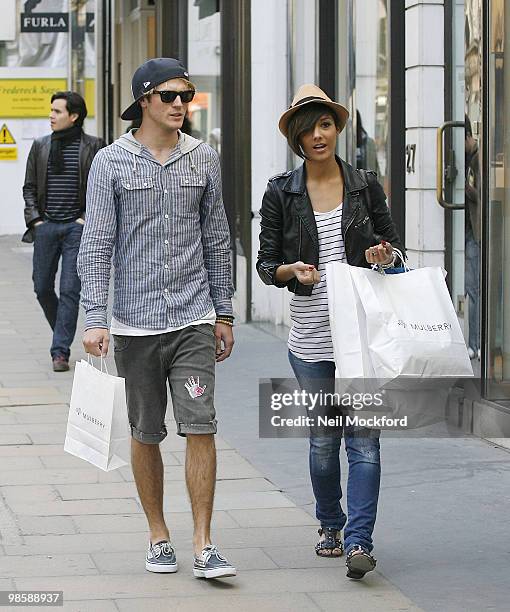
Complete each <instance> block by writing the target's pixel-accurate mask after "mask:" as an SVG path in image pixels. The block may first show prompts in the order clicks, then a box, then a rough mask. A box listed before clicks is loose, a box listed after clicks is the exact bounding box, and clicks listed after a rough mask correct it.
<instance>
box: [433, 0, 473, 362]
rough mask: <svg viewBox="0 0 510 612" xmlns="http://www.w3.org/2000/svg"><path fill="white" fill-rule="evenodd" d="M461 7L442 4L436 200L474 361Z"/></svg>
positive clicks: (456, 2)
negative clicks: (441, 211) (442, 74)
mask: <svg viewBox="0 0 510 612" xmlns="http://www.w3.org/2000/svg"><path fill="white" fill-rule="evenodd" d="M464 9H465V5H464V2H463V1H462V0H449V1H448V2H445V123H444V124H443V125H442V126H440V127H439V129H438V135H437V200H438V202H439V204H440V205H441V206H442V207H443V208H444V209H445V267H446V270H447V272H448V275H447V283H448V287H449V289H450V293H451V296H452V300H453V303H454V305H455V307H456V310H457V315H458V317H459V320H460V322H461V326H462V327H463V329H464V335H465V338H466V342H467V344H468V346H469V347H470V355H471V356H472V357H473V358H474V359H475V360H476V357H477V354H478V346H479V341H478V340H477V339H476V338H477V334H476V327H475V326H472V329H471V336H470V330H469V323H468V322H469V320H470V318H469V314H471V315H473V314H476V313H475V308H474V307H473V306H472V305H471V311H470V313H469V312H468V310H469V307H470V303H469V300H467V299H466V295H467V290H466V282H467V275H466V228H465V223H466V214H465V173H466V166H465V133H464V128H465V65H464V61H465V50H464V18H465V10H464ZM478 282H479V281H478ZM476 320H478V318H477V319H476ZM471 345H472V346H471Z"/></svg>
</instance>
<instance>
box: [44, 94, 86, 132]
mask: <svg viewBox="0 0 510 612" xmlns="http://www.w3.org/2000/svg"><path fill="white" fill-rule="evenodd" d="M54 100H65V101H66V109H67V112H68V113H69V114H70V115H72V114H73V113H76V114H77V115H78V119H76V121H75V122H74V124H75V125H78V126H80V127H81V126H82V125H83V122H84V120H85V117H86V116H87V105H86V104H85V100H84V99H83V98H82V97H81V96H80V94H79V93H76V92H75V91H57V92H55V93H54V94H53V95H52V96H51V101H52V102H53V101H54Z"/></svg>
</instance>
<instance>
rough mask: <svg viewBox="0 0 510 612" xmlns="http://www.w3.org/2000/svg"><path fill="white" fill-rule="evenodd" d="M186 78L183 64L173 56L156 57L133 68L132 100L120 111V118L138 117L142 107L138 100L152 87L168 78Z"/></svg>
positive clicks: (130, 119) (186, 73)
mask: <svg viewBox="0 0 510 612" xmlns="http://www.w3.org/2000/svg"><path fill="white" fill-rule="evenodd" d="M179 78H181V79H188V78H189V74H188V71H187V70H186V68H185V67H184V66H183V64H182V63H181V62H180V61H179V60H178V59H174V58H173V57H156V58H154V59H150V60H148V61H147V62H145V64H142V65H141V66H140V67H139V68H137V69H136V70H135V73H134V75H133V79H132V81H131V93H132V94H133V99H134V102H133V104H131V106H128V108H126V110H125V111H124V112H123V113H122V115H121V119H124V120H127V121H132V120H133V119H140V118H141V116H142V109H141V107H140V104H138V102H139V100H141V98H143V97H144V96H145V95H147V94H148V93H149V92H150V91H151V90H152V89H154V87H156V86H157V85H160V84H161V83H164V82H165V81H169V80H170V79H179Z"/></svg>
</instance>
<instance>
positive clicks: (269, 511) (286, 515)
mask: <svg viewBox="0 0 510 612" xmlns="http://www.w3.org/2000/svg"><path fill="white" fill-rule="evenodd" d="M228 513H229V514H230V516H231V517H232V518H233V519H235V521H236V523H238V524H239V525H240V526H241V527H247V528H251V527H289V526H291V527H292V526H299V525H303V526H305V525H314V526H315V525H317V521H316V520H315V519H314V518H312V517H311V516H310V515H309V514H308V512H305V511H304V510H302V509H301V508H286V509H285V512H282V511H281V509H280V508H248V509H244V510H229V511H228Z"/></svg>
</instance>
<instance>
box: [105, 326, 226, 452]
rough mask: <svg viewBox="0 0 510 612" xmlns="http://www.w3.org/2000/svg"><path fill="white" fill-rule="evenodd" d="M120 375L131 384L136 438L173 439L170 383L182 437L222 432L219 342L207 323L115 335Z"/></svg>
mask: <svg viewBox="0 0 510 612" xmlns="http://www.w3.org/2000/svg"><path fill="white" fill-rule="evenodd" d="M113 342H114V347H115V364H116V365H117V372H118V375H119V376H122V377H123V378H125V380H126V399H127V409H128V417H129V423H130V425H131V435H132V436H133V438H135V439H136V440H138V441H139V442H143V443H145V444H159V443H160V442H161V441H162V440H163V439H164V438H165V437H166V435H167V429H166V426H165V415H166V406H167V399H168V398H167V381H168V385H169V387H170V394H171V397H172V404H173V409H174V418H175V422H176V424H177V433H178V434H179V435H180V436H186V434H211V433H216V418H215V417H216V412H215V409H214V375H215V366H216V358H215V357H216V340H215V337H214V327H213V326H212V325H209V324H207V323H205V324H201V325H192V326H188V327H185V328H184V329H180V330H178V331H174V332H170V333H167V334H158V335H155V336H117V335H114V336H113Z"/></svg>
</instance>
